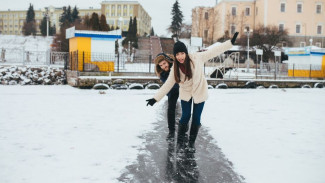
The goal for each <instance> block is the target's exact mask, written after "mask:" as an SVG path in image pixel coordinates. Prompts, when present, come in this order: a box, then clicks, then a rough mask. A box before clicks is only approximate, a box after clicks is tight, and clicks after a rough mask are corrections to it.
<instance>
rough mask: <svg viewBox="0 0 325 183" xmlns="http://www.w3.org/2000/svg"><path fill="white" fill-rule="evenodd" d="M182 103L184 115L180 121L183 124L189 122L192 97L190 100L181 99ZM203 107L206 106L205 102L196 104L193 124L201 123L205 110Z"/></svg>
mask: <svg viewBox="0 0 325 183" xmlns="http://www.w3.org/2000/svg"><path fill="white" fill-rule="evenodd" d="M181 105H182V117H181V119H180V121H179V122H180V123H182V124H188V122H189V121H190V118H191V111H192V99H191V100H190V101H188V102H186V101H184V100H181ZM203 107H204V102H201V103H198V104H194V107H193V116H192V124H196V125H201V114H202V111H203Z"/></svg>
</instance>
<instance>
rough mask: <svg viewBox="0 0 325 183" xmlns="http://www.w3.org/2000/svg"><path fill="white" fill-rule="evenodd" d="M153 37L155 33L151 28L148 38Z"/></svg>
mask: <svg viewBox="0 0 325 183" xmlns="http://www.w3.org/2000/svg"><path fill="white" fill-rule="evenodd" d="M154 35H155V32H154V31H153V27H151V30H150V36H154Z"/></svg>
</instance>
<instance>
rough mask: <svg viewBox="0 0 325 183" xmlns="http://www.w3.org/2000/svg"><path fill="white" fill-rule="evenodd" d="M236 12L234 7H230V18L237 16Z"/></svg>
mask: <svg viewBox="0 0 325 183" xmlns="http://www.w3.org/2000/svg"><path fill="white" fill-rule="evenodd" d="M236 10H237V8H236V7H232V8H231V15H232V16H236V14H237V12H236Z"/></svg>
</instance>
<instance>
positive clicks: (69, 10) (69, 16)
mask: <svg viewBox="0 0 325 183" xmlns="http://www.w3.org/2000/svg"><path fill="white" fill-rule="evenodd" d="M66 15H67V17H66V20H68V22H69V23H72V22H73V21H72V13H71V6H68V9H67V14H66Z"/></svg>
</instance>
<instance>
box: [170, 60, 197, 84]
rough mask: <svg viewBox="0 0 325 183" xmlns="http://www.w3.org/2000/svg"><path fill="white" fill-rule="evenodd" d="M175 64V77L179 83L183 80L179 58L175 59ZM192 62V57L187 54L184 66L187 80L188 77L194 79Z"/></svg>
mask: <svg viewBox="0 0 325 183" xmlns="http://www.w3.org/2000/svg"><path fill="white" fill-rule="evenodd" d="M175 60H176V61H175V64H174V77H175V81H176V83H179V82H180V81H181V76H180V73H179V65H180V64H181V63H179V62H178V61H177V58H176V59H175ZM191 63H192V60H191V59H190V57H189V56H188V54H186V57H185V61H184V67H185V71H186V73H185V80H186V79H188V80H190V79H192V75H193V74H192V69H191Z"/></svg>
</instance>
